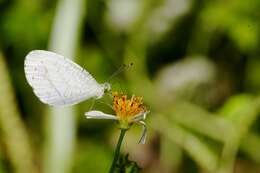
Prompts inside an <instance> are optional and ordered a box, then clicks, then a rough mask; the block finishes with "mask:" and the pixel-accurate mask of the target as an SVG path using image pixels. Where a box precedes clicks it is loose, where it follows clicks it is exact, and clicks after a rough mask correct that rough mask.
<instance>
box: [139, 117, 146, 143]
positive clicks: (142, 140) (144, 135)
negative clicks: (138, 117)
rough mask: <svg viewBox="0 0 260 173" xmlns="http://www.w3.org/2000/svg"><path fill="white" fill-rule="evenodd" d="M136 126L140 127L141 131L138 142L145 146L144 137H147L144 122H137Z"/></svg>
mask: <svg viewBox="0 0 260 173" xmlns="http://www.w3.org/2000/svg"><path fill="white" fill-rule="evenodd" d="M138 124H140V125H142V128H143V131H142V136H141V138H140V140H139V143H141V144H145V141H146V137H147V127H146V124H145V122H144V121H139V122H138Z"/></svg>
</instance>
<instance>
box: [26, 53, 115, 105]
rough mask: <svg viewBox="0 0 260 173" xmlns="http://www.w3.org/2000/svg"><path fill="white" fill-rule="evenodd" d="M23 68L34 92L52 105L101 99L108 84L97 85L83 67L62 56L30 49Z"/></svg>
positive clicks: (107, 88) (44, 101)
mask: <svg viewBox="0 0 260 173" xmlns="http://www.w3.org/2000/svg"><path fill="white" fill-rule="evenodd" d="M24 71H25V76H26V79H27V81H28V83H29V84H30V85H31V87H32V88H33V91H34V93H35V95H36V96H37V97H38V98H39V99H40V100H41V101H42V102H43V103H46V104H49V105H52V106H63V105H74V104H76V103H79V102H81V101H83V100H87V99H89V98H97V99H98V98H101V97H102V96H103V95H104V93H105V91H108V90H110V84H109V83H104V84H99V83H98V82H97V81H96V80H95V79H94V78H93V77H92V76H91V75H90V74H89V72H87V71H86V70H84V69H83V68H82V67H80V66H79V65H78V64H76V63H74V62H72V61H71V60H69V59H67V58H65V57H63V56H62V55H59V54H56V53H54V52H50V51H45V50H33V51H31V52H29V53H28V54H27V56H26V57H25V61H24Z"/></svg>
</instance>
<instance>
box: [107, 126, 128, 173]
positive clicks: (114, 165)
mask: <svg viewBox="0 0 260 173" xmlns="http://www.w3.org/2000/svg"><path fill="white" fill-rule="evenodd" d="M126 131H127V129H121V131H120V136H119V139H118V142H117V145H116V151H115V155H114V160H113V163H112V165H111V167H110V170H109V173H114V171H115V168H116V163H117V160H118V158H119V154H120V148H121V144H122V142H123V139H124V136H125V133H126Z"/></svg>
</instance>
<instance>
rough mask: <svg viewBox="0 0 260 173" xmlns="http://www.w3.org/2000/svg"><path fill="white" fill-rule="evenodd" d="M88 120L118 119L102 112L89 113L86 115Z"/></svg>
mask: <svg viewBox="0 0 260 173" xmlns="http://www.w3.org/2000/svg"><path fill="white" fill-rule="evenodd" d="M85 116H86V117H87V118H89V119H90V118H92V119H109V120H117V119H118V118H117V117H116V116H114V115H110V114H106V113H103V112H101V111H89V112H86V113H85Z"/></svg>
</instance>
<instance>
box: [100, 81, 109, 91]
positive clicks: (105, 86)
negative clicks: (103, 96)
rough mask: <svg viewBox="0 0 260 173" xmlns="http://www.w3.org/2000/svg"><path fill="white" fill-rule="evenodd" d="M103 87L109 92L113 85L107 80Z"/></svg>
mask: <svg viewBox="0 0 260 173" xmlns="http://www.w3.org/2000/svg"><path fill="white" fill-rule="evenodd" d="M102 86H103V88H104V93H106V92H108V91H110V90H111V86H110V84H109V83H108V82H105V83H103V84H102Z"/></svg>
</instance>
